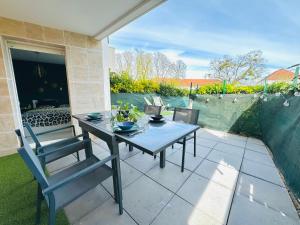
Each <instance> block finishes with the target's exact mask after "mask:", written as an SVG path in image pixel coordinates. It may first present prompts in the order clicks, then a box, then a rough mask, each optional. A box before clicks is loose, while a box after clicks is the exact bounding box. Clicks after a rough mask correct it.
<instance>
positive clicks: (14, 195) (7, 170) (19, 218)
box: [0, 154, 69, 225]
mask: <svg viewBox="0 0 300 225" xmlns="http://www.w3.org/2000/svg"><path fill="white" fill-rule="evenodd" d="M36 193H37V182H36V181H35V180H34V179H33V176H32V175H31V173H30V171H29V170H28V169H27V167H26V165H25V163H24V162H23V160H22V158H21V157H20V156H19V155H18V154H13V155H10V156H4V157H1V158H0V225H31V224H32V225H33V224H35V213H36ZM47 221H48V208H47V206H46V203H45V201H43V206H42V214H41V225H46V224H47ZM67 224H69V222H68V219H67V217H66V216H65V214H64V212H63V210H61V211H60V212H58V213H57V215H56V225H67Z"/></svg>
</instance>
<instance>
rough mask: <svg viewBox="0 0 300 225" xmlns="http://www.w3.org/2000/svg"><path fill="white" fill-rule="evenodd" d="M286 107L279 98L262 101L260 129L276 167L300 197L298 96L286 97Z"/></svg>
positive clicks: (299, 106) (299, 104)
mask: <svg viewBox="0 0 300 225" xmlns="http://www.w3.org/2000/svg"><path fill="white" fill-rule="evenodd" d="M287 99H288V101H289V104H290V105H289V107H284V106H283V105H282V103H283V102H284V99H283V98H282V97H276V96H271V95H269V96H268V101H267V102H262V104H261V111H260V127H261V131H262V132H261V133H262V140H263V141H264V142H265V143H266V144H267V145H268V146H269V148H270V150H271V151H272V153H273V157H274V161H275V164H276V166H277V167H278V168H279V169H280V171H281V173H282V174H283V176H284V178H285V181H286V183H287V185H288V186H289V187H290V189H291V190H292V191H293V193H295V194H296V195H297V197H298V198H300V179H299V177H300V97H294V96H287Z"/></svg>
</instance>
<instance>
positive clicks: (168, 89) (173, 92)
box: [156, 83, 189, 96]
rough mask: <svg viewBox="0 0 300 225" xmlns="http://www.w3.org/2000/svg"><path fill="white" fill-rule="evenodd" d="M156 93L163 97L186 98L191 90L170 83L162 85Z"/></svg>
mask: <svg viewBox="0 0 300 225" xmlns="http://www.w3.org/2000/svg"><path fill="white" fill-rule="evenodd" d="M156 93H157V94H160V95H162V96H186V95H188V93H189V90H187V89H183V88H178V87H175V86H174V85H172V84H168V83H160V84H159V90H158V91H157V92H156Z"/></svg>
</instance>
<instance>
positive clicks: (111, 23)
mask: <svg viewBox="0 0 300 225" xmlns="http://www.w3.org/2000/svg"><path fill="white" fill-rule="evenodd" d="M164 1H166V0H89V1H84V0H63V1H61V0H40V1H36V0H1V1H0V16H2V17H6V18H10V19H15V20H19V21H24V22H29V23H34V24H38V25H42V26H47V27H52V28H56V29H61V30H67V31H71V32H76V33H81V34H85V35H89V36H92V37H95V38H97V39H99V40H101V39H103V38H105V37H107V36H108V35H110V34H112V33H113V32H115V31H117V30H118V29H120V28H121V27H123V26H125V25H126V24H128V23H130V22H131V21H133V20H134V19H136V18H138V17H140V16H142V15H143V14H145V13H147V12H148V11H150V10H152V9H153V8H155V7H156V6H158V5H160V4H161V3H162V2H164Z"/></svg>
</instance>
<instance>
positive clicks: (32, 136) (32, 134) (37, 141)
mask: <svg viewBox="0 0 300 225" xmlns="http://www.w3.org/2000/svg"><path fill="white" fill-rule="evenodd" d="M23 126H24V127H25V129H26V130H27V131H28V133H29V135H30V136H31V138H32V140H33V141H34V143H35V147H36V148H38V147H41V146H42V145H41V143H40V141H39V139H38V138H37V136H36V135H35V133H34V132H33V130H32V128H31V126H30V125H29V123H23Z"/></svg>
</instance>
